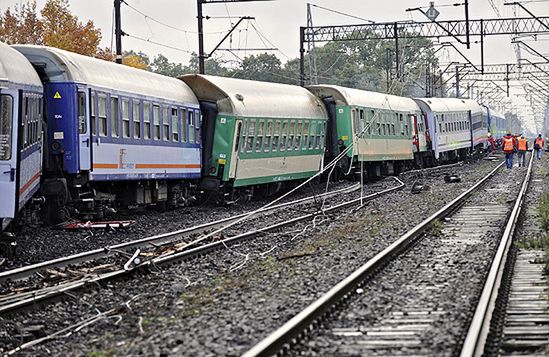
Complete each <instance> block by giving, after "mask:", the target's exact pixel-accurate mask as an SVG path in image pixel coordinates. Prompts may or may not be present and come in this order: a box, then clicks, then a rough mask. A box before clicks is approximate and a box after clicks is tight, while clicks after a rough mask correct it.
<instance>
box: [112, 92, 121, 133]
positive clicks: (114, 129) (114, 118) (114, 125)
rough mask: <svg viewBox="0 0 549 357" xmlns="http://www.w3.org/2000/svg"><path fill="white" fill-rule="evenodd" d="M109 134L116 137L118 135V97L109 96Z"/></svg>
mask: <svg viewBox="0 0 549 357" xmlns="http://www.w3.org/2000/svg"><path fill="white" fill-rule="evenodd" d="M110 119H111V120H110V121H111V136H112V137H113V138H118V137H119V136H120V124H119V122H120V113H119V109H118V98H116V97H111V118H110Z"/></svg>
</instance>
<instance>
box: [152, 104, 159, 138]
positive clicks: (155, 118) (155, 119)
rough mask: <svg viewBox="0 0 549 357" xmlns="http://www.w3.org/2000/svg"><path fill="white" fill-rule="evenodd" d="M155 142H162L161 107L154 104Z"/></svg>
mask: <svg viewBox="0 0 549 357" xmlns="http://www.w3.org/2000/svg"><path fill="white" fill-rule="evenodd" d="M153 125H154V133H153V135H154V140H160V107H159V106H158V105H155V104H153Z"/></svg>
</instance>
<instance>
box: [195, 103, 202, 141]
mask: <svg viewBox="0 0 549 357" xmlns="http://www.w3.org/2000/svg"><path fill="white" fill-rule="evenodd" d="M194 120H195V124H194V131H195V136H194V138H195V143H196V144H200V139H201V138H202V135H201V133H200V127H201V125H202V113H201V112H200V110H197V109H195V111H194Z"/></svg>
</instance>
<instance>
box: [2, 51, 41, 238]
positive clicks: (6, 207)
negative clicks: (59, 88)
mask: <svg viewBox="0 0 549 357" xmlns="http://www.w3.org/2000/svg"><path fill="white" fill-rule="evenodd" d="M42 91H43V88H42V83H41V82H40V78H39V77H38V75H37V74H36V72H35V71H34V69H33V68H32V66H31V64H30V63H29V62H28V61H27V60H26V59H25V57H23V55H21V54H20V53H19V52H17V51H16V50H14V49H13V48H11V47H10V46H8V45H6V44H3V43H0V231H2V230H4V229H6V228H7V226H8V224H9V223H10V222H11V221H12V220H13V219H14V218H15V217H16V215H17V213H18V212H19V211H21V209H23V207H25V205H26V204H27V203H28V202H29V201H30V200H31V198H32V196H33V195H34V194H35V193H36V192H37V191H38V189H39V187H40V176H41V174H42V121H41V117H42V108H43V105H42Z"/></svg>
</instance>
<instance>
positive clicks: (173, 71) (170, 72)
mask: <svg viewBox="0 0 549 357" xmlns="http://www.w3.org/2000/svg"><path fill="white" fill-rule="evenodd" d="M150 69H151V71H153V72H155V73H159V74H162V75H164V76H168V77H179V76H181V75H183V74H185V73H187V72H188V67H185V66H183V65H182V64H181V63H175V62H170V61H169V60H168V58H166V56H164V55H162V54H158V55H157V56H156V57H155V58H154V60H153V61H152V62H151V65H150Z"/></svg>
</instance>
